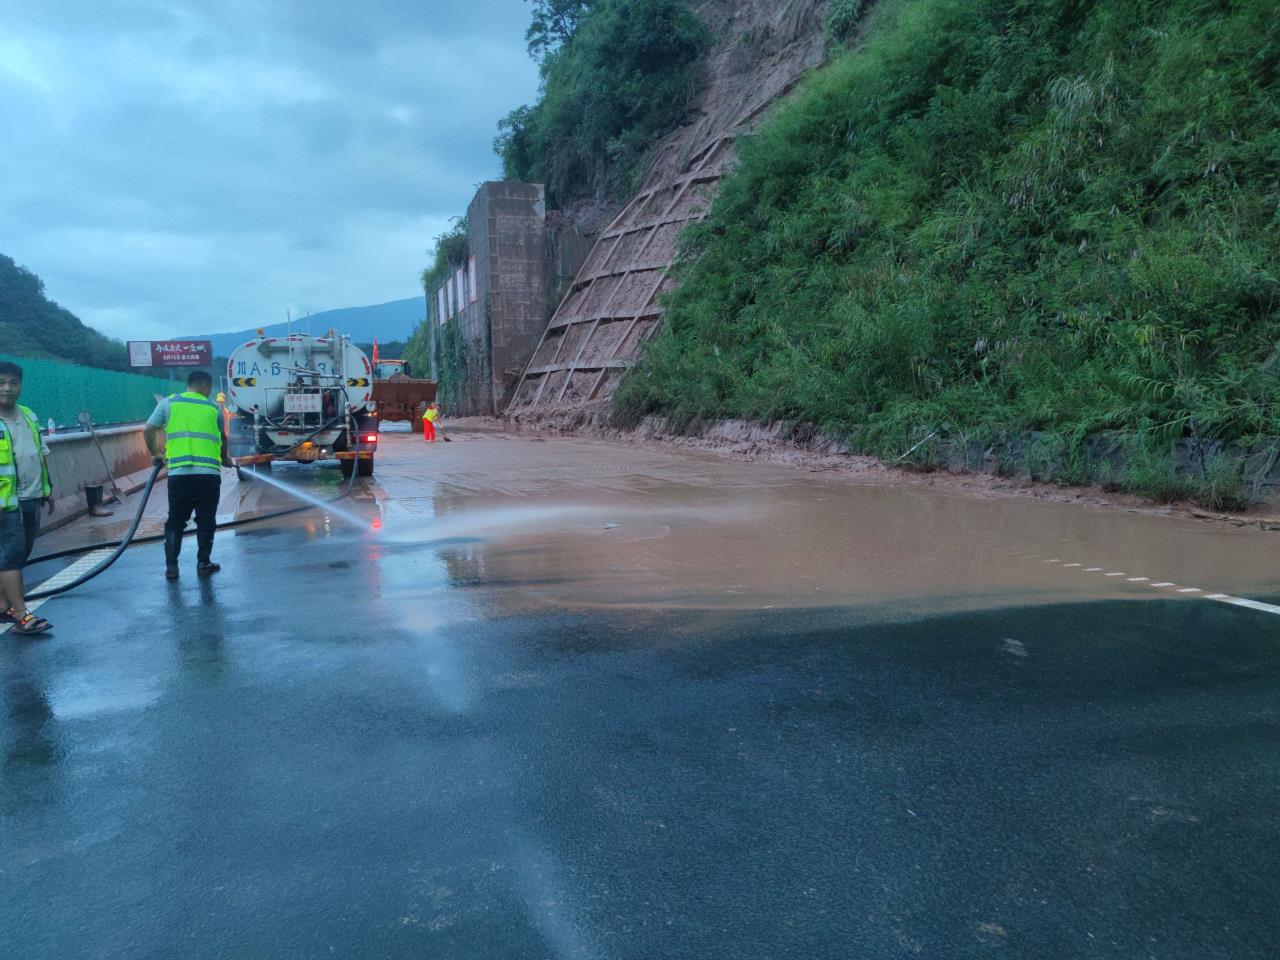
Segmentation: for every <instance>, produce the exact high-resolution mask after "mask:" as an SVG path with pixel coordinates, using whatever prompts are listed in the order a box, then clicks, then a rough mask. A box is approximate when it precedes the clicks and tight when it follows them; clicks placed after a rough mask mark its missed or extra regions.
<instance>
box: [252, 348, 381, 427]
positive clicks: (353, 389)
mask: <svg viewBox="0 0 1280 960" xmlns="http://www.w3.org/2000/svg"><path fill="white" fill-rule="evenodd" d="M307 371H314V374H312V373H309V372H307ZM339 384H340V385H341V386H342V388H343V389H345V391H346V399H347V401H348V402H349V403H350V404H351V405H352V407H354V408H355V409H356V410H365V409H370V402H371V400H372V398H373V374H372V368H371V367H370V365H369V359H368V358H367V357H366V356H365V355H364V352H363V351H362V350H361V349H360V348H359V347H357V346H356V345H355V344H354V343H352V342H351V341H350V340H349V339H348V338H346V337H335V336H328V337H307V336H302V335H294V336H291V337H262V338H259V339H257V340H250V341H249V342H248V343H245V344H241V345H240V346H238V347H236V348H235V350H233V351H232V353H231V358H230V359H229V360H228V361H227V400H228V404H229V406H230V408H231V410H232V412H233V413H235V412H242V413H249V414H257V415H259V416H261V417H269V418H271V419H272V420H276V419H280V418H282V417H283V416H284V415H285V413H286V410H285V397H286V396H288V395H289V394H296V393H298V392H299V388H304V387H336V386H338V385H339Z"/></svg>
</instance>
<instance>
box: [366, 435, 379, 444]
mask: <svg viewBox="0 0 1280 960" xmlns="http://www.w3.org/2000/svg"><path fill="white" fill-rule="evenodd" d="M364 442H365V443H377V442H378V435H377V434H376V433H366V434H365V435H364Z"/></svg>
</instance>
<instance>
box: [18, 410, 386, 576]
mask: <svg viewBox="0 0 1280 960" xmlns="http://www.w3.org/2000/svg"><path fill="white" fill-rule="evenodd" d="M355 454H356V458H355V459H354V460H353V461H352V468H351V474H350V476H348V477H347V478H346V486H345V487H344V488H343V490H342V493H340V494H338V495H337V496H336V497H333V498H332V499H331V500H329V501H327V502H329V503H336V502H337V501H339V500H345V499H346V498H347V497H349V496H350V495H351V490H352V488H353V487H354V486H355V478H356V473H357V472H358V470H357V469H356V466H355V464H357V463H359V462H360V438H359V436H358V435H357V436H356V441H355ZM160 469H161V468H160V466H156V467H155V468H154V469H153V470H152V471H151V476H149V477H148V478H147V485H146V487H144V488H143V491H142V500H141V501H140V502H139V503H138V511H137V513H135V514H134V517H133V523H131V524H130V525H129V531H128V533H126V534H125V535H124V537H123V538H122V539H120V540H104V541H103V542H101V543H93V544H87V545H85V546H82V547H72V548H71V549H69V550H59V551H57V552H56V553H47V554H45V555H44V556H40V557H35V558H33V559H31V560H29V561H27V566H29V567H32V566H35V565H36V564H38V563H46V562H48V561H50V560H62V559H65V558H66V557H77V556H79V555H80V554H82V553H91V552H92V551H94V550H105V549H106V548H108V547H114V548H115V550H114V552H113V553H112V554H111V556H109V557H106V558H104V559H103V561H102V562H101V563H99V564H98V565H97V566H96V567H94V568H93V569H92V570H90V571H88V572H86V573H85V574H84V575H83V576H80V577H77V578H76V579H75V580H74V581H73V582H71V583H69V584H67V585H66V586H63V587H57V588H55V589H52V590H39V591H37V592H36V593H32V594H30V595H28V596H26V597H24V598H23V599H24V600H44V599H46V598H47V597H56V596H57V595H58V594H60V593H66V592H67V591H68V590H73V589H75V588H76V587H78V586H81V585H82V584H85V583H88V582H89V581H90V580H92V579H93V578H94V577H96V576H98V574H100V573H103V572H105V571H106V569H107V568H108V567H110V566H111V565H112V564H113V563H115V562H116V561H117V560H119V559H120V555H121V554H123V553H124V552H125V550H127V549H129V547H134V546H138V545H140V544H145V543H159V542H161V541H162V540H164V534H163V533H154V534H149V535H148V536H145V537H136V536H134V534H136V533H137V531H138V525H139V524H140V523H141V522H142V515H143V513H144V512H145V511H146V509H147V501H148V500H150V499H151V490H152V488H153V487H154V486H155V483H156V478H157V477H158V476H159V475H160ZM250 476H252V474H251V475H250ZM319 509H322V507H321V506H320V505H319V504H314V503H306V504H303V505H301V506H298V507H288V508H286V509H284V510H273V511H272V512H271V513H261V514H257V515H255V516H252V517H242V518H241V519H239V520H231V521H228V522H227V523H220V524H218V525H217V526H215V527H214V529H215V530H230V529H232V528H234V527H243V526H247V525H248V524H250V523H261V522H262V521H264V520H277V519H279V518H280V517H288V516H291V515H293V514H295V513H304V512H305V511H307V510H319ZM195 532H196V531H195V530H184V531H183V533H182V535H183V536H184V537H188V536H191V534H193V533H195Z"/></svg>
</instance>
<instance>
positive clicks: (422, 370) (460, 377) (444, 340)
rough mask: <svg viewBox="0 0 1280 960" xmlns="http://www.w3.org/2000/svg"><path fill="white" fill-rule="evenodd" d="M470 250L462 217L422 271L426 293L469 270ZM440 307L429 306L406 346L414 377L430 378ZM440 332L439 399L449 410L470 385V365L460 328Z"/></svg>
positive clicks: (438, 241) (454, 325)
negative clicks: (433, 336) (433, 334)
mask: <svg viewBox="0 0 1280 960" xmlns="http://www.w3.org/2000/svg"><path fill="white" fill-rule="evenodd" d="M469 252H470V251H469V249H468V247H467V218H466V217H459V218H457V219H456V220H454V222H453V226H451V227H450V228H449V229H448V230H446V231H445V232H444V233H442V234H441V235H440V236H438V237H436V242H435V248H434V251H433V254H432V260H431V266H429V267H427V268H426V269H425V270H423V271H422V277H421V280H422V289H423V290H425V291H427V293H428V294H430V293H431V291H433V290H436V289H438V288H439V287H440V285H441V284H442V283H444V280H445V278H446V277H447V276H449V274H451V273H453V272H454V271H455V270H457V269H458V268H459V267H461V266H465V265H466V262H467V256H468V254H469ZM437 309H438V308H437V307H436V304H435V302H434V301H433V300H429V301H428V303H427V317H426V319H425V320H423V322H422V323H421V324H419V326H418V328H417V329H416V330H414V331H413V335H412V336H411V337H409V342H408V344H407V345H406V346H405V350H404V359H405V360H408V361H409V365H410V366H411V367H412V368H413V371H414V375H415V376H418V377H426V376H429V374H430V371H431V369H432V366H431V349H432V345H431V337H430V334H431V329H432V327H433V325H436V324H438V323H439V318H438V317H437V316H436V311H437ZM437 329H439V336H437V337H436V341H435V353H436V356H435V361H436V362H435V371H436V383H437V394H436V395H437V396H438V397H439V398H440V402H441V403H443V404H445V405H446V407H448V406H451V405H453V404H455V403H457V402H458V400H459V399H460V398H461V397H462V387H463V384H464V383H465V382H466V375H467V362H466V355H465V354H464V353H463V349H462V338H461V337H459V336H458V324H457V322H456V321H455V322H452V323H449V324H446V325H445V326H443V327H439V328H437Z"/></svg>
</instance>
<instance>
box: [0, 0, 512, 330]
mask: <svg viewBox="0 0 1280 960" xmlns="http://www.w3.org/2000/svg"><path fill="white" fill-rule="evenodd" d="M528 20H529V7H528V4H527V3H526V2H525V0H466V2H464V0H444V2H441V0H360V2H358V3H356V2H343V0H306V2H303V0H275V2H271V0H0V253H4V254H7V255H8V256H11V257H13V258H14V259H15V260H16V261H17V262H18V263H19V264H21V265H22V266H25V267H27V268H28V269H30V270H32V271H33V272H35V273H37V274H38V275H39V276H40V277H41V278H42V279H43V280H44V281H45V287H46V293H47V294H48V296H49V297H50V298H51V299H53V300H56V301H58V302H59V303H61V304H62V305H63V306H64V307H67V308H68V309H70V310H72V311H73V312H74V313H76V314H77V315H79V316H80V318H81V319H83V320H84V321H85V322H86V323H89V324H91V325H92V326H95V327H97V328H98V329H100V330H102V331H103V332H105V333H108V334H111V335H113V336H118V337H122V338H126V339H127V338H135V339H150V338H163V337H167V336H173V335H179V334H184V333H186V334H190V333H205V332H217V331H220V330H237V329H242V328H245V327H252V326H256V325H258V324H261V323H264V322H265V323H273V322H276V321H278V320H281V319H283V318H284V314H285V310H286V309H292V310H293V311H294V312H295V315H296V314H297V313H299V312H306V311H312V312H315V311H319V310H325V309H330V308H333V307H346V306H360V305H364V304H371V303H380V302H384V301H387V300H397V299H400V298H402V297H411V296H415V295H418V294H420V293H421V290H420V288H419V286H418V282H417V277H418V274H419V273H420V272H421V270H422V268H423V266H424V265H425V263H426V257H427V253H428V250H429V249H430V247H431V244H432V239H433V238H434V237H435V236H437V235H438V234H439V233H440V232H441V231H442V230H443V229H445V228H446V227H447V225H448V220H449V218H451V217H453V216H455V215H457V214H460V213H463V212H464V211H465V208H466V204H467V202H468V201H469V200H470V199H471V195H472V193H473V191H474V188H475V185H476V184H478V183H480V182H481V181H483V180H487V179H493V178H495V177H497V176H499V164H498V161H497V158H496V157H494V155H493V152H492V150H491V147H490V144H491V141H492V140H493V136H494V133H495V127H496V124H497V121H498V119H499V118H500V117H502V116H503V115H505V114H506V113H507V112H508V111H509V110H511V109H513V108H514V107H516V106H519V105H520V104H522V103H527V102H529V101H530V100H532V99H533V97H534V96H535V94H536V87H537V69H536V67H535V65H534V64H533V63H532V62H531V61H530V60H529V58H528V56H527V55H526V53H525V50H524V31H525V27H526V26H527V24H528Z"/></svg>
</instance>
